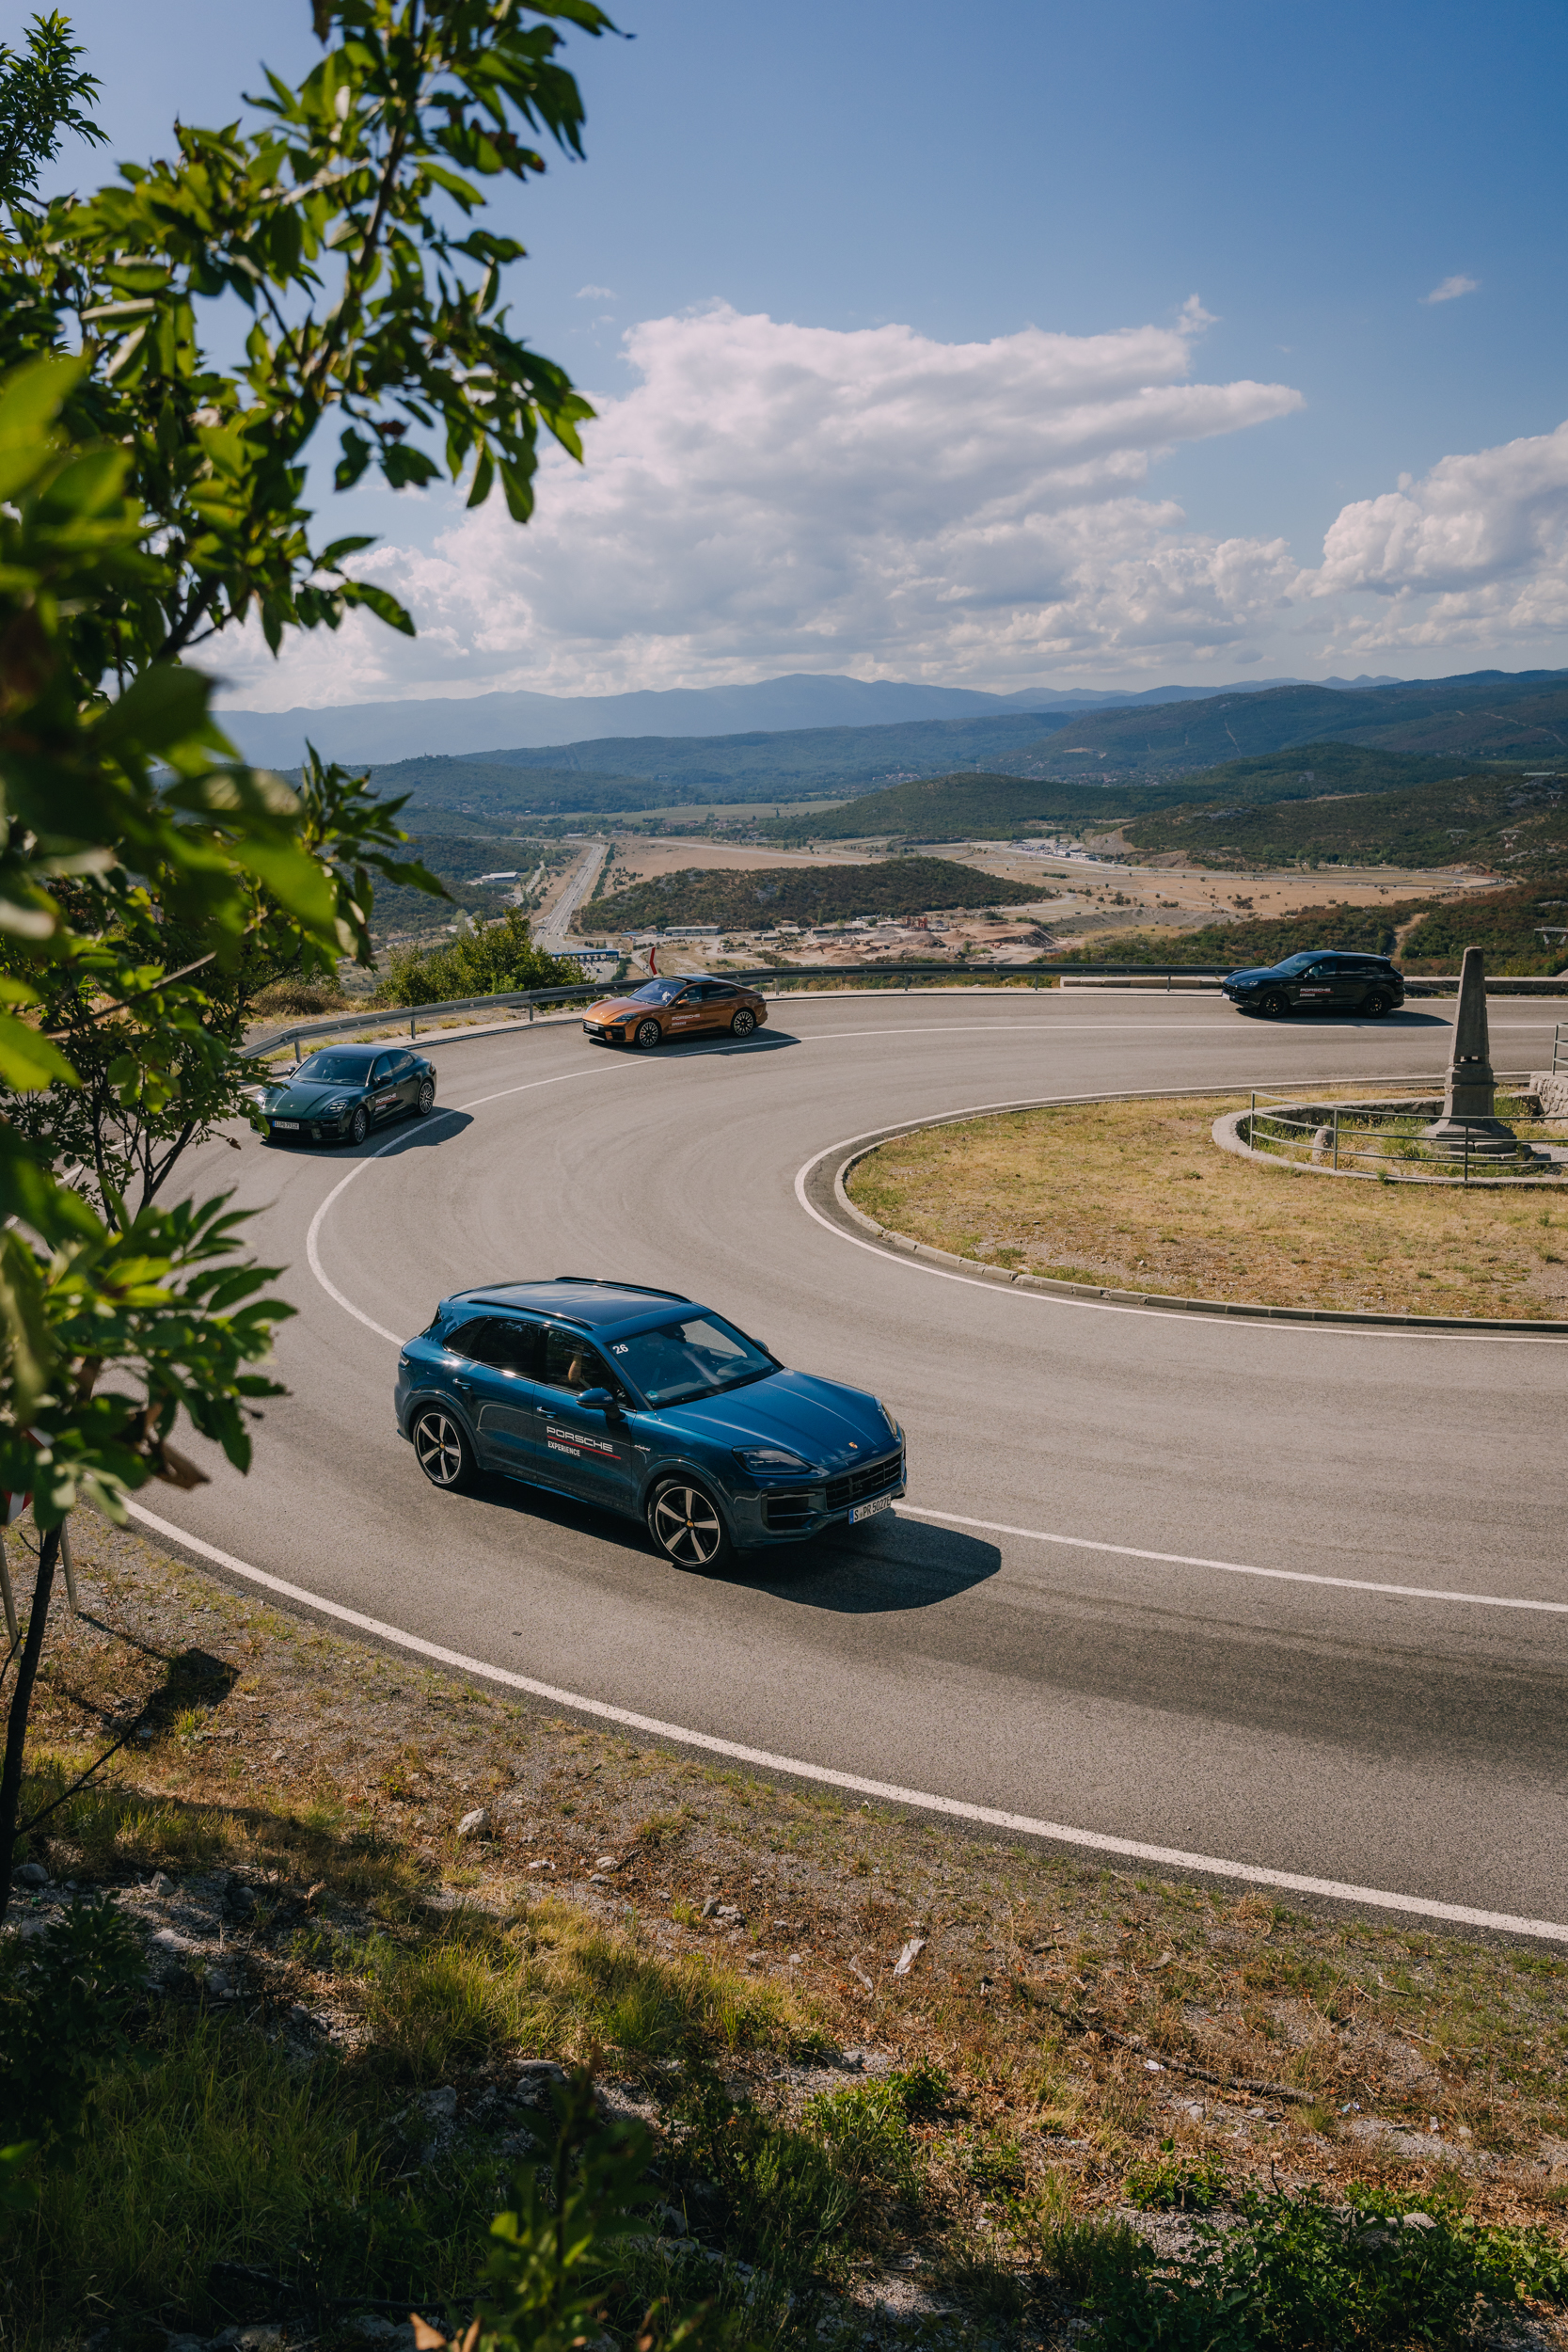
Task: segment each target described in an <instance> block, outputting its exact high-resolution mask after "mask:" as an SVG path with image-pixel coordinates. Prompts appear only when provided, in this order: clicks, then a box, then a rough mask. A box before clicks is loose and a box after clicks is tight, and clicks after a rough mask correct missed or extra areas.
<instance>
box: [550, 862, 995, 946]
mask: <svg viewBox="0 0 1568 2352" xmlns="http://www.w3.org/2000/svg"><path fill="white" fill-rule="evenodd" d="M1041 895H1042V893H1041V891H1040V890H1038V889H1028V888H1026V887H1025V886H1024V884H1023V883H1022V882H1006V881H1005V880H1004V879H1003V878H1002V876H1000V875H998V874H981V873H977V872H976V871H975V869H974V866H959V865H957V864H956V863H955V862H954V861H953V860H952V859H951V858H942V857H892V858H879V859H878V861H877V863H876V864H875V865H874V866H828V865H822V866H816V865H812V864H807V865H803V866H753V867H752V869H751V871H750V872H737V871H736V869H735V868H733V867H730V866H720V867H714V866H686V867H684V868H683V869H682V870H681V871H680V872H679V873H676V874H661V875H659V876H658V877H657V880H652V881H649V882H637V883H635V884H634V885H633V886H632V888H631V889H630V890H617V891H615V892H614V893H613V894H612V895H610V896H609V897H606V898H594V899H592V900H591V901H590V902H589V904H588V905H587V906H586V907H585V908H584V909H583V912H582V916H581V921H582V925H583V928H584V930H589V931H600V930H610V931H623V930H651V929H653V928H654V927H655V926H657V925H661V924H667V923H717V924H719V925H721V927H722V928H724V929H726V930H764V929H768V928H770V927H771V926H772V925H773V924H775V923H800V924H810V923H844V922H848V921H849V920H850V919H851V918H852V917H853V916H855V915H857V914H890V915H896V914H926V913H927V910H929V909H933V908H939V907H940V908H947V907H954V908H957V907H991V906H1022V905H1025V904H1027V903H1029V902H1030V901H1031V900H1036V899H1038V898H1040V897H1041Z"/></svg>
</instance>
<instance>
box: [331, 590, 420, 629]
mask: <svg viewBox="0 0 1568 2352" xmlns="http://www.w3.org/2000/svg"><path fill="white" fill-rule="evenodd" d="M343 601H344V603H345V604H362V605H366V606H368V607H369V609H370V611H371V612H373V613H374V614H375V616H376V618H377V619H378V620H381V621H385V622H386V624H387V626H388V628H395V629H398V630H399V631H401V633H402V634H403V635H404V637H413V636H415V635H416V634H417V631H416V630H415V628H414V623H413V619H412V617H411V615H410V614H408V613H407V612H404V609H403V607H402V605H401V604H399V602H398V600H397V598H396V596H390V595H388V591H387V590H386V589H385V588H378V587H376V585H375V584H374V582H373V581H372V580H351V581H350V582H349V583H348V584H347V586H346V587H345V588H344V590H343Z"/></svg>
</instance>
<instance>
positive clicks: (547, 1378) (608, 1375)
mask: <svg viewBox="0 0 1568 2352" xmlns="http://www.w3.org/2000/svg"><path fill="white" fill-rule="evenodd" d="M542 1377H543V1379H544V1382H545V1386H546V1388H547V1389H609V1391H610V1393H611V1395H613V1396H624V1395H625V1394H626V1391H625V1389H624V1388H623V1387H622V1385H621V1383H620V1381H619V1380H618V1379H617V1378H616V1376H615V1375H614V1374H613V1373H612V1372H611V1371H610V1366H609V1365H608V1364H607V1363H606V1362H605V1359H604V1358H603V1357H602V1356H601V1355H600V1354H599V1351H598V1349H597V1348H596V1347H594V1345H593V1344H592V1343H590V1342H589V1341H587V1340H585V1339H584V1338H583V1336H582V1334H581V1332H580V1331H563V1330H562V1328H561V1326H560V1325H559V1324H556V1323H552V1324H551V1325H550V1327H549V1328H548V1330H547V1331H546V1334H545V1369H544V1373H543V1375H542Z"/></svg>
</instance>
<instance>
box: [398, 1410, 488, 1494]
mask: <svg viewBox="0 0 1568 2352" xmlns="http://www.w3.org/2000/svg"><path fill="white" fill-rule="evenodd" d="M410 1434H411V1435H412V1437H413V1439H414V1455H415V1459H416V1460H417V1461H418V1463H419V1465H420V1469H421V1470H423V1472H424V1474H425V1476H426V1477H427V1478H428V1479H429V1481H430V1483H431V1485H432V1486H439V1487H440V1488H441V1490H442V1492H443V1493H444V1494H461V1493H462V1492H463V1491H464V1489H465V1488H466V1487H468V1486H472V1485H473V1483H474V1472H475V1470H476V1469H477V1467H478V1466H477V1464H476V1463H475V1461H474V1450H473V1448H472V1446H471V1445H470V1444H469V1443H468V1439H467V1434H466V1433H465V1431H464V1429H463V1428H462V1425H461V1424H460V1423H459V1422H455V1421H454V1420H453V1419H452V1417H451V1414H450V1413H446V1412H443V1411H442V1410H441V1407H440V1406H438V1405H427V1406H424V1407H423V1409H422V1410H421V1411H420V1412H419V1413H418V1414H416V1416H415V1420H414V1427H413V1430H412V1432H411V1433H410Z"/></svg>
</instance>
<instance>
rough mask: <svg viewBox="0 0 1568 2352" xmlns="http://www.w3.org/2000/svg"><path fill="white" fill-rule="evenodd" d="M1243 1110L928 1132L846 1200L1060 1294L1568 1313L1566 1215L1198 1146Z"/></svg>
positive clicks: (1142, 1110)
mask: <svg viewBox="0 0 1568 2352" xmlns="http://www.w3.org/2000/svg"><path fill="white" fill-rule="evenodd" d="M1321 1091H1322V1090H1321V1089H1320V1092H1321ZM1245 1104H1246V1097H1245V1096H1237V1095H1214V1096H1212V1097H1210V1098H1207V1099H1205V1100H1203V1101H1200V1102H1199V1101H1180V1102H1176V1101H1165V1102H1155V1103H1098V1104H1066V1105H1064V1106H1063V1107H1061V1108H1060V1109H1050V1110H1037V1111H1020V1112H1009V1113H1007V1114H1006V1116H1005V1117H1002V1118H995V1119H974V1120H964V1121H962V1122H959V1123H958V1124H956V1125H953V1126H943V1127H929V1128H927V1129H925V1130H924V1131H923V1132H922V1133H920V1134H918V1135H913V1136H899V1137H897V1138H896V1139H895V1141H893V1142H891V1143H884V1144H882V1145H881V1146H880V1147H879V1149H878V1150H877V1151H875V1152H871V1153H870V1154H869V1155H868V1156H867V1157H866V1158H865V1159H863V1161H862V1162H861V1163H860V1165H859V1167H858V1168H855V1169H854V1170H853V1172H852V1174H851V1176H850V1178H849V1183H848V1191H849V1197H850V1199H851V1200H853V1201H854V1203H855V1205H856V1207H857V1208H859V1209H861V1210H863V1212H864V1214H865V1215H866V1216H873V1217H875V1218H876V1219H877V1221H878V1222H879V1224H881V1225H886V1226H889V1227H891V1228H892V1229H893V1230H894V1231H895V1232H900V1233H908V1234H911V1235H912V1237H913V1238H914V1239H915V1240H917V1241H922V1242H926V1243H928V1244H929V1245H930V1246H931V1247H932V1248H938V1249H950V1250H954V1251H956V1252H957V1253H958V1255H959V1256H960V1257H967V1258H979V1259H983V1260H985V1261H986V1262H988V1263H990V1264H993V1265H1005V1266H1009V1267H1016V1268H1018V1269H1019V1270H1021V1271H1023V1272H1027V1273H1032V1274H1044V1275H1051V1276H1053V1277H1055V1278H1057V1279H1064V1280H1068V1281H1081V1282H1096V1283H1111V1284H1114V1285H1116V1286H1117V1287H1119V1288H1125V1289H1129V1290H1139V1291H1146V1292H1154V1293H1158V1292H1167V1293H1169V1294H1171V1295H1174V1296H1179V1297H1200V1298H1225V1299H1237V1300H1243V1301H1246V1302H1248V1303H1251V1304H1253V1305H1257V1306H1271V1307H1339V1308H1363V1309H1391V1310H1393V1311H1399V1312H1404V1313H1413V1314H1460V1315H1518V1316H1525V1317H1530V1318H1540V1317H1543V1316H1547V1317H1555V1316H1560V1315H1562V1314H1564V1313H1568V1202H1564V1201H1561V1200H1557V1199H1556V1198H1554V1197H1553V1196H1551V1195H1548V1194H1544V1193H1538V1192H1522V1193H1518V1194H1515V1195H1512V1196H1510V1195H1507V1194H1499V1193H1495V1192H1479V1191H1471V1192H1467V1193H1466V1192H1465V1191H1462V1190H1457V1189H1456V1190H1453V1191H1449V1190H1438V1189H1436V1188H1434V1187H1426V1186H1417V1185H1403V1184H1367V1183H1352V1182H1349V1181H1343V1182H1338V1183H1336V1182H1335V1181H1333V1180H1332V1179H1330V1178H1325V1177H1323V1176H1314V1175H1306V1174H1300V1175H1298V1174H1294V1173H1291V1172H1290V1171H1289V1170H1288V1169H1286V1168H1278V1169H1275V1168H1260V1167H1259V1166H1257V1165H1256V1164H1249V1163H1248V1162H1247V1161H1245V1160H1239V1159H1236V1158H1234V1157H1233V1156H1232V1155H1231V1154H1229V1153H1228V1152H1220V1151H1217V1150H1216V1149H1215V1147H1214V1145H1213V1143H1212V1140H1211V1138H1210V1129H1211V1127H1212V1124H1213V1122H1214V1120H1216V1119H1217V1118H1218V1117H1219V1116H1220V1115H1221V1113H1222V1112H1226V1111H1233V1110H1236V1109H1238V1108H1243V1109H1244V1107H1245Z"/></svg>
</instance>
